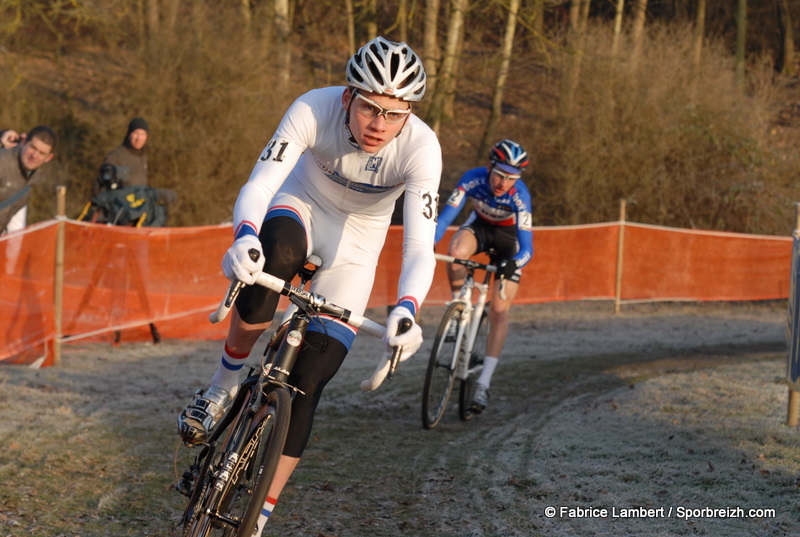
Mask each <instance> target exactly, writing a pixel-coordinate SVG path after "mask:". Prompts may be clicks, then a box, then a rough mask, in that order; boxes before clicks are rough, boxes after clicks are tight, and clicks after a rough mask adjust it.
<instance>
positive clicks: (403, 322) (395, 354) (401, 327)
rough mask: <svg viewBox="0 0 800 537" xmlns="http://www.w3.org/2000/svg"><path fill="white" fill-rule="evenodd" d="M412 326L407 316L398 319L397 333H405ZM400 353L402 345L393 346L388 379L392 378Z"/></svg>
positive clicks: (412, 323) (401, 352)
mask: <svg viewBox="0 0 800 537" xmlns="http://www.w3.org/2000/svg"><path fill="white" fill-rule="evenodd" d="M412 326H414V321H412V320H411V319H409V318H408V317H405V318H403V319H400V322H399V324H398V326H397V333H398V334H405V333H406V332H408V331H409V330H411V327H412ZM402 354H403V347H400V346H397V347H395V348H394V351H392V359H391V360H390V363H389V373H388V374H387V375H386V378H388V379H389V380H392V378H393V377H394V372H395V371H396V370H397V364H399V363H400V356H401V355H402Z"/></svg>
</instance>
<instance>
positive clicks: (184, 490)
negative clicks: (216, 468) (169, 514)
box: [175, 471, 195, 498]
mask: <svg viewBox="0 0 800 537" xmlns="http://www.w3.org/2000/svg"><path fill="white" fill-rule="evenodd" d="M194 477H195V476H194V474H193V473H192V472H188V471H187V472H184V473H183V477H182V478H181V480H180V481H178V482H177V483H176V484H175V490H177V491H178V492H180V493H181V494H183V495H184V496H186V497H187V498H191V497H192V493H193V492H194Z"/></svg>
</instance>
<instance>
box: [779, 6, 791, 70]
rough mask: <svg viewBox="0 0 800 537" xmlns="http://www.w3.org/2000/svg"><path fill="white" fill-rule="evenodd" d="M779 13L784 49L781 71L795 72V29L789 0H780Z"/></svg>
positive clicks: (782, 51)
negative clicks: (793, 28)
mask: <svg viewBox="0 0 800 537" xmlns="http://www.w3.org/2000/svg"><path fill="white" fill-rule="evenodd" d="M778 15H779V17H780V25H781V37H782V38H783V39H782V41H783V43H782V50H781V73H783V74H784V75H792V74H794V31H793V30H792V13H791V11H790V10H789V0H778Z"/></svg>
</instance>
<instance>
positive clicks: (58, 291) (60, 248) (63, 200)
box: [53, 185, 67, 366]
mask: <svg viewBox="0 0 800 537" xmlns="http://www.w3.org/2000/svg"><path fill="white" fill-rule="evenodd" d="M66 215H67V187H66V186H64V185H59V186H57V187H56V219H57V220H58V221H59V222H58V232H57V234H56V267H55V271H56V273H55V280H54V281H55V284H54V289H53V307H54V310H55V311H54V315H55V329H56V330H55V332H56V333H55V339H54V341H53V365H54V366H59V365H61V336H62V333H61V316H62V314H63V310H64V231H65V230H64V227H65V225H66V224H65V220H66Z"/></svg>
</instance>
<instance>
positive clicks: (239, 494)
mask: <svg viewBox="0 0 800 537" xmlns="http://www.w3.org/2000/svg"><path fill="white" fill-rule="evenodd" d="M256 253H257V252H256ZM251 255H254V254H252V253H251ZM309 261H310V262H311V265H310V266H309V265H306V267H305V268H304V269H303V270H302V271H301V273H300V278H301V283H300V287H294V286H292V285H291V284H290V283H289V282H286V281H284V280H282V279H280V278H277V277H275V276H272V275H271V274H267V273H263V272H262V273H261V274H259V276H258V278H257V281H256V284H258V285H262V286H264V287H266V288H268V289H271V290H273V291H275V292H277V293H280V294H282V295H284V296H287V297H288V298H289V300H290V301H291V304H290V306H289V308H287V310H286V313H285V314H284V317H283V321H282V322H281V323H280V325H279V328H278V329H277V330H276V331H275V332H274V333H273V334H272V335H271V337H270V339H269V342H268V343H267V346H266V349H265V351H264V355H263V358H262V359H261V363H260V365H259V366H251V367H250V370H249V372H248V374H247V376H246V378H245V380H244V381H243V382H242V383H241V385H240V388H239V391H238V392H237V395H236V398H235V400H234V403H233V405H232V407H231V409H230V410H229V411H228V412H227V413H226V414H225V416H224V417H223V418H222V420H221V421H220V423H219V424H218V425H217V426H216V427H215V428H214V430H213V431H212V433H211V434H210V436H209V438H208V439H207V441H206V442H204V443H203V444H200V446H197V447H201V450H200V453H199V454H198V455H197V456H196V457H195V458H194V462H193V463H192V464H191V465H190V467H189V469H188V470H186V471H185V472H184V473H183V476H182V477H181V479H180V480H179V482H178V484H177V485H176V488H177V490H178V491H179V492H180V493H181V494H183V495H185V496H187V497H188V498H189V502H188V504H187V506H186V509H185V511H184V513H183V515H182V517H181V519H180V521H179V523H178V525H179V526H181V527H182V528H183V533H182V535H183V536H184V537H207V536H224V537H236V536H241V537H250V536H251V535H252V533H253V530H254V528H255V527H256V524H257V522H258V516H259V514H260V512H261V509H262V507H263V504H264V500H265V498H266V497H267V493H268V491H269V486H270V484H271V483H272V480H273V477H274V475H275V470H276V467H277V464H278V459H279V457H280V455H281V453H282V451H283V446H284V444H285V441H286V435H287V431H288V429H289V420H290V413H291V404H292V399H293V397H294V395H295V393H298V392H300V390H298V389H297V388H295V387H293V386H291V385H290V384H289V383H288V380H289V375H290V374H291V371H292V368H293V366H294V363H295V361H296V359H297V356H298V354H299V351H300V347H301V344H302V342H303V339H304V337H305V334H306V330H307V328H308V326H309V324H310V323H312V322H314V318H315V317H317V316H319V315H325V316H326V317H328V318H335V319H340V320H342V321H344V322H346V323H348V324H350V325H351V326H353V327H356V328H360V330H361V331H363V332H366V333H368V334H370V335H372V336H375V337H379V338H380V337H382V336H383V333H384V330H385V329H384V327H383V326H382V325H380V324H378V323H376V322H374V321H371V320H370V319H367V318H366V317H363V316H361V315H358V314H354V313H352V312H350V311H348V310H346V309H344V308H341V307H339V306H337V305H335V304H332V303H328V302H327V301H326V299H325V297H323V296H321V295H317V294H315V293H312V292H310V291H307V290H305V289H304V288H305V286H306V284H307V283H308V282H309V281H310V280H311V278H312V277H313V275H314V272H315V271H316V268H317V266H319V265H320V264H321V261H319V258H316V259H314V256H311V258H309ZM315 261H317V262H315ZM243 285H244V284H242V283H241V282H233V283H232V284H231V286H230V288H229V289H228V292H227V293H226V295H225V298H224V299H223V301H222V303H221V304H220V306H219V308H217V310H216V311H215V312H213V313H211V315H210V316H209V320H210V321H211V322H212V323H217V322H220V321H222V320H223V319H224V318H225V317H226V316H227V314H228V312H229V311H230V309H231V307H232V306H233V302H234V300H235V299H236V296H237V295H238V293H239V290H240V289H241V288H242V287H243ZM410 324H411V323H410V322H408V323H405V324H402V325H401V327H400V328H398V330H407V329H408V328H409V327H410ZM400 351H401V349H400V348H395V352H394V353H393V354H392V355H391V356H383V357H382V359H381V362H380V363H379V364H378V368H377V369H376V372H381V371H385V372H386V374H384V376H383V377H384V378H385V377H386V376H388V373H389V372H390V371H391V372H392V373H393V372H394V369H395V368H396V367H397V362H398V361H399V357H400ZM384 362H385V363H384ZM378 377H379V375H377V373H376V375H375V376H374V378H372V379H370V380H369V381H364V382H370V383H372V384H374V385H375V387H377V386H378V385H380V383H381V382H382V381H383V378H378ZM174 529H175V528H173V530H174Z"/></svg>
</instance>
